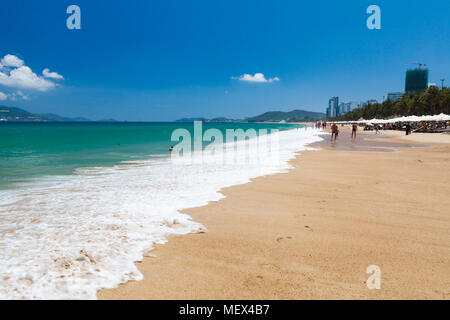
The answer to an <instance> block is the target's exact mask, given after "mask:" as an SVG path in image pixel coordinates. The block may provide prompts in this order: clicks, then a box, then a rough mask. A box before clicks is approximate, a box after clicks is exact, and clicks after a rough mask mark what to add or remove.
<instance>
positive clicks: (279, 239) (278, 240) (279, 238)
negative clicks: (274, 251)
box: [277, 236, 292, 242]
mask: <svg viewBox="0 0 450 320" xmlns="http://www.w3.org/2000/svg"><path fill="white" fill-rule="evenodd" d="M283 239H292V237H291V236H287V237H285V238H283V237H278V238H277V242H280V241H281V240H283Z"/></svg>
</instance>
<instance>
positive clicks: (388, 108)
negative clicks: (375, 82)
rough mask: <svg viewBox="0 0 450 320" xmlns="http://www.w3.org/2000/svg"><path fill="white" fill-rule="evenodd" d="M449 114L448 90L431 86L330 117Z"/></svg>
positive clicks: (380, 117) (341, 118)
mask: <svg viewBox="0 0 450 320" xmlns="http://www.w3.org/2000/svg"><path fill="white" fill-rule="evenodd" d="M440 113H445V114H450V90H449V88H443V89H439V88H438V87H436V86H431V87H429V88H428V90H426V91H423V92H417V93H413V94H404V95H403V96H402V97H401V98H400V99H399V100H397V101H395V102H393V101H391V100H390V99H388V100H386V101H384V102H383V103H375V104H370V103H369V104H368V105H367V106H364V107H361V108H357V109H354V110H353V111H350V112H348V113H346V114H344V115H341V116H338V117H335V118H330V119H329V120H335V121H354V120H359V119H361V118H363V119H366V120H369V119H373V118H377V119H386V118H393V117H402V116H423V115H435V114H440Z"/></svg>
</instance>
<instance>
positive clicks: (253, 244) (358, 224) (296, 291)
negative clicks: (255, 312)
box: [98, 129, 450, 299]
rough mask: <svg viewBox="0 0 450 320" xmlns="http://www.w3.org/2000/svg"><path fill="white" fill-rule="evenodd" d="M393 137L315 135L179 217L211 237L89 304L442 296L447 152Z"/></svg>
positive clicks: (191, 238)
mask: <svg viewBox="0 0 450 320" xmlns="http://www.w3.org/2000/svg"><path fill="white" fill-rule="evenodd" d="M387 134H388V133H384V134H383V136H386V135H387ZM393 135H394V138H380V137H375V135H374V133H373V132H371V133H368V134H367V133H366V134H363V133H362V131H359V132H358V137H357V140H356V142H352V141H351V139H350V133H349V131H348V130H347V129H345V130H341V134H340V137H339V138H338V141H337V142H336V143H335V144H331V143H330V142H329V140H328V139H329V136H324V139H326V140H325V141H323V142H321V143H318V144H316V145H315V146H316V147H321V150H320V151H306V152H302V155H301V156H298V157H297V158H296V159H294V160H292V162H291V164H292V166H293V167H294V168H293V169H292V170H290V171H289V172H288V173H283V174H276V175H272V176H265V177H260V178H257V179H254V180H253V181H252V182H250V183H248V184H245V185H240V186H234V187H231V188H226V189H224V190H223V191H222V192H223V193H224V194H225V195H226V198H225V199H222V200H220V201H218V202H211V203H210V204H209V205H207V206H204V207H200V208H193V209H189V210H185V212H186V213H188V214H190V215H191V216H192V217H193V219H194V220H195V221H198V222H201V223H202V224H203V225H204V226H205V227H206V228H207V229H208V232H207V233H202V234H191V235H185V236H182V237H177V238H171V239H170V240H169V242H168V243H167V244H165V245H162V246H158V247H157V248H156V249H155V250H154V251H153V252H152V254H155V255H156V257H146V258H145V259H144V261H142V262H140V263H138V267H139V269H140V270H141V271H142V273H143V274H144V280H142V281H139V282H128V283H126V284H123V285H120V286H119V287H118V288H116V289H113V290H102V291H101V292H99V294H98V297H99V298H100V299H450V197H449V196H448V190H449V189H448V183H449V181H450V170H448V168H449V164H450V144H448V143H443V142H446V141H447V140H445V139H446V138H447V137H444V138H443V139H444V141H443V142H442V141H440V142H442V143H436V142H433V141H429V139H430V138H427V139H428V140H427V141H426V143H427V146H424V145H423V144H420V143H418V142H417V141H414V139H411V138H409V139H410V140H407V141H406V143H402V142H405V140H404V139H403V137H402V136H401V135H400V134H396V133H394V134H393ZM363 136H364V137H365V138H363ZM412 137H414V135H412ZM431 139H435V138H431ZM439 139H441V138H439ZM449 141H450V140H449ZM369 265H377V266H379V267H380V269H381V289H380V290H369V289H368V288H367V286H366V280H367V278H368V277H369V274H367V273H366V269H367V267H368V266H369Z"/></svg>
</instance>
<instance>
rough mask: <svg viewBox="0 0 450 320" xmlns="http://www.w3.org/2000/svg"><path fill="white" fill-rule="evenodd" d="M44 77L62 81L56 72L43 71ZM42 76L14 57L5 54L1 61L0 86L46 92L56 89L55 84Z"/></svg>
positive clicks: (46, 69) (61, 77)
mask: <svg viewBox="0 0 450 320" xmlns="http://www.w3.org/2000/svg"><path fill="white" fill-rule="evenodd" d="M43 74H44V77H47V78H52V79H64V77H63V76H61V75H60V74H58V73H56V72H50V70H49V69H48V68H45V69H44V71H43ZM44 77H42V76H38V75H37V74H36V73H34V72H33V71H32V70H31V68H30V67H28V66H26V65H25V64H24V62H23V60H21V59H19V58H17V57H16V56H14V55H11V54H7V55H6V56H4V57H3V59H2V60H1V67H0V84H1V85H4V86H7V87H12V88H17V89H33V90H39V91H47V90H50V89H53V88H54V87H56V84H55V83H54V82H52V81H50V80H48V79H46V78H44Z"/></svg>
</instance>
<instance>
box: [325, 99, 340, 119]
mask: <svg viewBox="0 0 450 320" xmlns="http://www.w3.org/2000/svg"><path fill="white" fill-rule="evenodd" d="M338 115H339V97H333V98H331V99H330V100H329V101H328V108H327V116H328V118H334V117H336V116H338Z"/></svg>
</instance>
